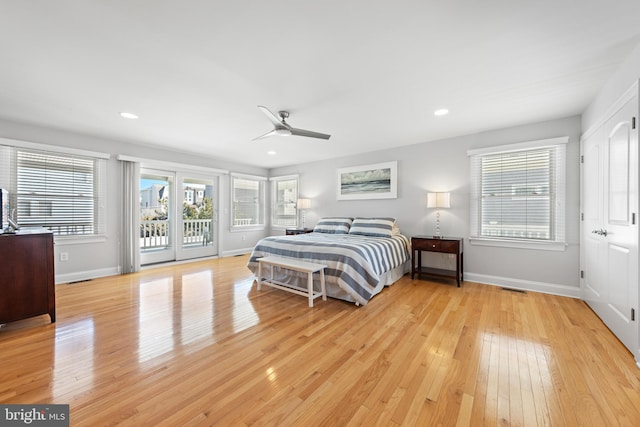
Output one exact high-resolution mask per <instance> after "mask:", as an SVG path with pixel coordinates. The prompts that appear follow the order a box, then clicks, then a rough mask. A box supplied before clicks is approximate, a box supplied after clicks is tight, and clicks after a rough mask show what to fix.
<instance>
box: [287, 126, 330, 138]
mask: <svg viewBox="0 0 640 427" xmlns="http://www.w3.org/2000/svg"><path fill="white" fill-rule="evenodd" d="M291 135H296V136H308V137H310V138H320V139H329V138H331V135H327V134H326V133H320V132H312V131H310V130H304V129H296V128H291Z"/></svg>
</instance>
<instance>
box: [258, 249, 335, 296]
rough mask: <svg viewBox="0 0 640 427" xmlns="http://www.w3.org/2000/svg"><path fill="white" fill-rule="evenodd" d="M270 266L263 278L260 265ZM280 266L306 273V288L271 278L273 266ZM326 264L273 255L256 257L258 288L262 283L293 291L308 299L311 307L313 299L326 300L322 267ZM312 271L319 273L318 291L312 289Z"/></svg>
mask: <svg viewBox="0 0 640 427" xmlns="http://www.w3.org/2000/svg"><path fill="white" fill-rule="evenodd" d="M263 265H264V266H269V267H270V275H269V278H263V276H262V266H263ZM274 267H280V268H284V269H287V270H293V271H300V272H302V273H307V289H304V288H300V287H297V286H292V285H289V284H286V283H282V282H278V281H277V280H274V278H273V268H274ZM326 267H327V266H326V265H323V264H316V263H313V262H307V261H301V260H297V259H288V258H280V257H275V256H266V257H262V258H258V277H257V278H256V279H257V282H258V290H260V289H261V286H262V285H267V286H271V287H273V288H276V289H281V290H283V291H287V292H293V293H294V294H298V295H302V296H306V297H307V298H308V299H309V307H313V300H314V299H316V298H318V297H320V296H321V297H322V299H323V300H324V301H326V300H327V289H326V286H325V282H324V269H325V268H326ZM313 273H319V275H320V292H315V291H314V290H313Z"/></svg>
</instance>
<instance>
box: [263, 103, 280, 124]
mask: <svg viewBox="0 0 640 427" xmlns="http://www.w3.org/2000/svg"><path fill="white" fill-rule="evenodd" d="M258 108H259V109H260V111H262V112H263V113H264V115H265V116H267V118H268V119H269V121H270V122H271V123H273V125H274V126H275V127H279V126H282V122H281V121H280V119H279V118H278V116H276V115H275V114H273V113H272V112H271V111H270V110H269V109H268V108H267V107H263V106H262V105H258Z"/></svg>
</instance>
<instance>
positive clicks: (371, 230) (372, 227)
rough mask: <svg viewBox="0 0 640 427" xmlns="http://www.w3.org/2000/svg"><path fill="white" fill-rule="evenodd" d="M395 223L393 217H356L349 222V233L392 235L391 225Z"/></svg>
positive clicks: (377, 235)
mask: <svg viewBox="0 0 640 427" xmlns="http://www.w3.org/2000/svg"><path fill="white" fill-rule="evenodd" d="M395 223H396V219H395V218H356V219H354V220H353V223H352V224H351V228H350V229H349V234H356V235H360V236H372V237H391V236H393V235H394V234H393V226H394V224H395ZM398 231H399V230H398Z"/></svg>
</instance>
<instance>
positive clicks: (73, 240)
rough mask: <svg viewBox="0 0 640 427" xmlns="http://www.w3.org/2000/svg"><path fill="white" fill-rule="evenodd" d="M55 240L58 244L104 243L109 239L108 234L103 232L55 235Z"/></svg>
mask: <svg viewBox="0 0 640 427" xmlns="http://www.w3.org/2000/svg"><path fill="white" fill-rule="evenodd" d="M53 241H54V242H55V244H56V245H57V246H65V245H80V244H88V243H104V242H106V241H107V236H105V235H103V234H96V235H91V236H55V235H54V236H53Z"/></svg>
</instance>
